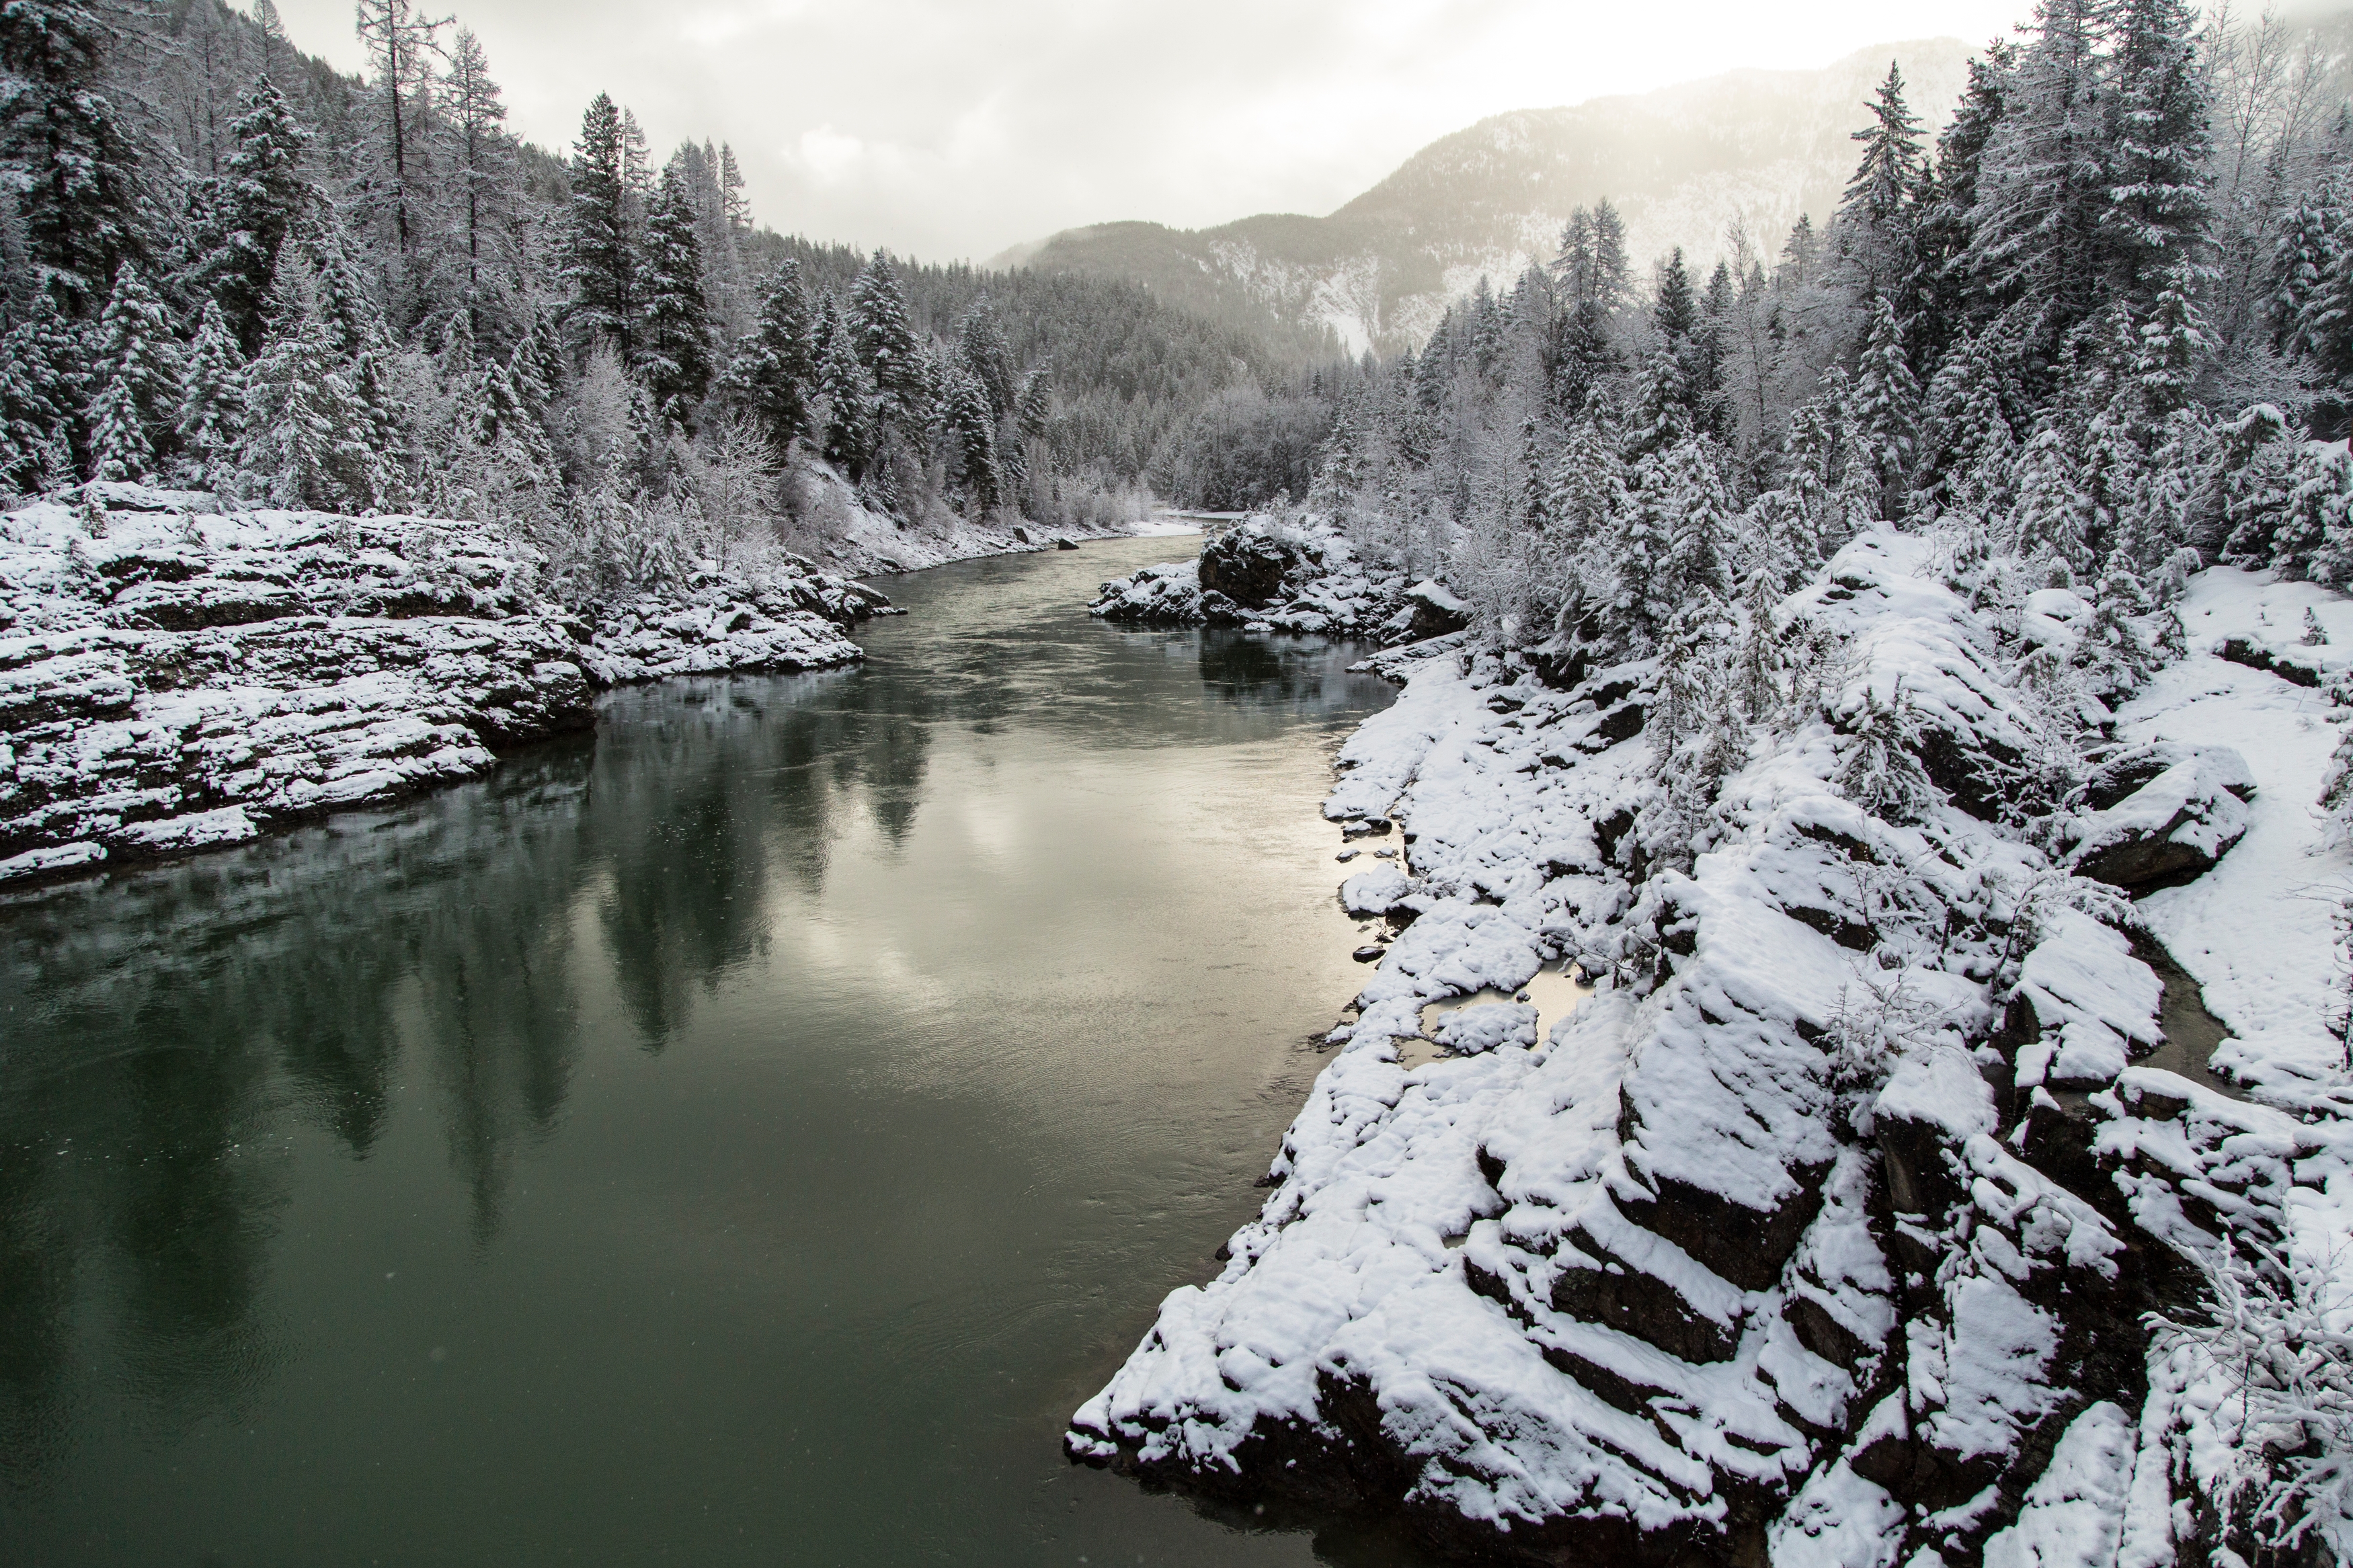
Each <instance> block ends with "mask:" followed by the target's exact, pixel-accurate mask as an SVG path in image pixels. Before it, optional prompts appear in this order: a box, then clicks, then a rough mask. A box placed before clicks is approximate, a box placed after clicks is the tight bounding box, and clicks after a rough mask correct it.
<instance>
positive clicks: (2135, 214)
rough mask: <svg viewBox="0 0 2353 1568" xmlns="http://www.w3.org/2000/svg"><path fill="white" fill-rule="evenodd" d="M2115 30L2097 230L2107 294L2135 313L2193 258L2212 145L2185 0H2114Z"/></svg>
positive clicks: (2199, 248)
mask: <svg viewBox="0 0 2353 1568" xmlns="http://www.w3.org/2000/svg"><path fill="white" fill-rule="evenodd" d="M2115 26H2116V54H2115V63H2114V73H2115V79H2116V82H2115V87H2114V89H2113V90H2112V91H2111V92H2110V93H2109V94H2108V115H2109V124H2108V127H2107V142H2108V145H2107V149H2106V182H2107V186H2108V189H2107V192H2106V203H2105V211H2103V212H2102V214H2101V233H2102V237H2103V238H2104V240H2105V252H2106V255H2105V260H2106V262H2107V265H2108V267H2109V268H2111V270H2112V274H2113V277H2112V281H2111V284H2110V288H2111V289H2112V290H2113V291H2114V293H2115V296H2116V298H2118V299H2120V300H2124V301H2125V302H2126V306H2127V307H2128V308H2129V309H2130V310H2132V311H2133V312H2134V313H2135V314H2136V315H2139V314H2141V313H2143V312H2145V311H2146V310H2148V309H2149V308H2150V307H2151V306H2152V305H2153V304H2154V302H2155V301H2156V300H2157V297H2158V294H2159V293H2161V292H2164V291H2166V290H2167V289H2178V288H2179V284H2180V283H2181V282H2182V280H2183V279H2184V277H2185V272H2184V269H2185V268H2188V267H2189V266H2191V265H2194V264H2196V263H2198V262H2200V261H2201V260H2202V259H2203V252H2204V250H2205V247H2206V241H2207V227H2208V224H2209V222H2210V219H2211V205H2210V203H2209V200H2208V197H2207V184H2208V176H2207V174H2206V163H2207V159H2208V156H2209V154H2210V153H2211V152H2212V139H2211V136H2210V135H2209V133H2208V130H2207V114H2208V105H2207V100H2206V94H2205V92H2204V90H2203V84H2202V82H2201V81H2200V65H2199V59H2198V43H2197V34H2198V29H2199V26H2200V18H2199V15H2198V10H2197V7H2196V6H2195V5H2190V4H2189V3H2188V0H2123V3H2122V5H2120V7H2119V8H2118V10H2117V13H2116V23H2115Z"/></svg>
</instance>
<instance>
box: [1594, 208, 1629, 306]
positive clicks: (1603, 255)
mask: <svg viewBox="0 0 2353 1568" xmlns="http://www.w3.org/2000/svg"><path fill="white" fill-rule="evenodd" d="M1633 287H1634V263H1633V260H1632V258H1630V256H1629V255H1628V253H1627V250H1626V220H1625V219H1624V218H1623V217H1621V216H1619V212H1618V209H1617V208H1616V207H1614V206H1612V205H1610V203H1609V197H1608V196H1603V197H1602V198H1601V199H1600V200H1599V201H1598V202H1595V203H1594V204H1593V282H1592V286H1591V288H1590V289H1588V292H1587V294H1586V296H1585V297H1586V298H1587V299H1588V300H1592V301H1594V303H1596V304H1598V305H1599V306H1600V307H1601V309H1602V310H1603V311H1604V312H1605V313H1606V312H1609V311H1612V310H1617V309H1619V308H1620V306H1622V305H1624V304H1625V302H1626V300H1627V299H1628V297H1629V296H1630V295H1631V294H1632V292H1633Z"/></svg>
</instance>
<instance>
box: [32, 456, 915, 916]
mask: <svg viewBox="0 0 2353 1568" xmlns="http://www.w3.org/2000/svg"><path fill="white" fill-rule="evenodd" d="M548 577H549V573H548V563H547V560H546V558H545V556H544V555H543V552H540V551H539V550H538V549H536V548H534V547H533V545H531V544H530V543H529V542H525V541H523V540H522V539H521V538H520V537H517V536H515V535H513V534H512V533H510V532H509V531H505V530H501V529H500V528H497V527H495V526H491V525H485V524H481V523H476V522H459V521H444V520H437V519H432V518H421V517H367V518H351V517H340V516H334V515H330V514H327V513H321V512H299V511H279V510H242V509H229V508H224V507H222V506H221V505H220V504H219V503H218V501H217V500H216V498H214V497H213V496H211V495H209V494H205V493H201V492H192V491H167V490H155V489H145V488H143V487H138V486H129V485H105V484H93V485H90V486H87V487H83V488H82V489H79V490H78V491H73V492H69V493H68V494H66V495H65V496H62V497H59V498H56V499H51V500H40V501H35V502H32V503H30V504H28V505H25V506H21V507H19V508H17V509H16V510H13V511H9V512H7V513H5V515H0V885H5V884H10V883H21V882H25V881H27V880H29V879H37V878H43V877H53V876H57V875H60V874H66V873H72V872H79V871H86V870H90V869H94V868H100V867H102V866H107V865H113V864H118V863H124V862H135V861H141V860H152V859H156V858H164V857H167V856H172V855H178V854H185V853H188V852H191V851H195V850H198V849H204V848H209V847H217V846H221V845H227V844H234V843H238V842H242V841H244V840H246V839H249V838H252V837H256V836H258V835H259V834H262V833H265V832H269V831H270V830H272V829H275V828H278V827H281V826H289V825H290V824H292V823H294V822H298V821H301V820H304V819H307V818H310V817H313V816H319V815H321V814H323V813H325V812H329V811H336V810H343V809H347V808H350V807H354V806H364V805H381V804H384V803H386V802H389V801H393V800H396V799H398V798H400V797H402V796H405V795H412V794H414V793H416V792H417V791H419V790H423V789H427V788H430V787H433V786H436V785H439V784H451V783H456V782H458V781H459V780H463V779H469V778H473V777H476V776H479V775H480V773H483V772H484V771H485V770H487V769H488V768H490V767H491V765H492V764H493V763H494V762H495V760H496V756H497V753H498V752H501V750H505V749H508V748H512V747H513V746H517V745H521V744H524V743H527V742H533V741H538V740H543V739H545V738H547V737H549V736H552V735H554V734H557V733H560V732H563V731H567V730H576V729H582V728H586V727H587V726H588V725H590V724H591V723H592V722H593V721H594V710H593V707H592V700H593V698H594V696H595V694H596V692H597V691H598V690H601V689H606V688H609V687H613V686H617V685H621V684H625V683H628V682H632V681H639V680H649V679H659V678H663V677H667V676H673V675H716V674H750V673H756V672H772V671H792V670H803V669H820V668H832V667H835V666H839V665H843V664H848V663H850V662H852V661H854V660H856V659H857V658H859V657H860V654H859V649H858V647H857V645H856V644H855V643H853V642H852V641H851V640H850V639H849V636H848V630H849V627H851V626H855V625H856V624H857V622H858V621H859V620H860V619H862V618H863V617H865V616H870V615H872V614H875V613H878V612H880V611H883V610H886V609H887V608H888V600H887V599H886V598H885V597H884V595H881V594H879V593H877V592H875V591H874V590H872V589H871V588H867V587H865V586H863V585H862V584H857V583H854V582H851V581H849V580H848V579H846V578H842V577H838V576H834V575H831V574H826V573H822V572H818V571H817V570H816V569H815V568H813V567H811V566H810V565H809V564H808V563H806V562H803V561H801V560H799V559H798V558H797V557H792V556H784V555H780V554H776V553H773V552H772V553H771V554H769V555H768V556H766V557H764V559H763V560H762V561H761V563H759V565H758V567H757V568H756V570H750V569H744V568H740V567H739V568H734V569H727V568H724V567H723V566H722V565H721V564H720V563H714V562H702V563H692V562H690V563H689V564H688V565H687V566H685V567H684V568H683V569H681V570H676V571H672V572H669V573H666V574H662V575H661V577H660V579H659V583H658V585H654V586H644V587H638V588H633V589H622V588H614V589H611V590H607V591H603V592H596V593H580V594H577V595H575V598H574V599H573V600H572V601H571V602H565V601H563V600H559V599H558V598H557V597H556V596H555V595H554V593H553V592H552V591H551V588H550V587H549V585H548Z"/></svg>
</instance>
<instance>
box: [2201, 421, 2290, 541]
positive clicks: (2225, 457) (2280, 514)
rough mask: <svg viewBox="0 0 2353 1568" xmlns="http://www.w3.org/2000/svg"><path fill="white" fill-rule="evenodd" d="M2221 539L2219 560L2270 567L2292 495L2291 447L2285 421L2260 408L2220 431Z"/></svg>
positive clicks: (2231, 422)
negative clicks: (2222, 526)
mask: <svg viewBox="0 0 2353 1568" xmlns="http://www.w3.org/2000/svg"><path fill="white" fill-rule="evenodd" d="M2295 448H2296V443H2295V441H2294V440H2293V439H2292V438H2291V437H2289V435H2288V429H2287V418H2286V416H2284V415H2283V414H2282V413H2281V412H2280V411H2279V410H2278V409H2277V408H2275V407H2274V406H2272V405H2270V404H2268V403H2259V404H2256V405H2254V406H2253V407H2251V408H2249V409H2247V410H2246V411H2245V412H2244V413H2242V414H2241V415H2240V416H2239V417H2238V418H2236V419H2234V420H2232V421H2230V422H2229V423H2228V424H2226V425H2225V426H2222V428H2221V461H2220V465H2219V466H2220V468H2221V476H2222V495H2223V523H2224V527H2225V528H2226V530H2227V532H2226V533H2225V534H2224V536H2223V540H2222V550H2221V559H2222V560H2223V561H2225V562H2227V563H2230V564H2231V565H2233V566H2244V567H2250V568H2253V569H2258V570H2260V569H2261V568H2263V567H2266V566H2269V565H2272V564H2273V563H2274V544H2275V542H2276V539H2277V536H2278V533H2279V529H2280V524H2281V522H2282V521H2284V519H2285V518H2286V516H2287V513H2288V507H2289V504H2290V502H2291V501H2292V500H2294V499H2295Z"/></svg>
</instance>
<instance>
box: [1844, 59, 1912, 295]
mask: <svg viewBox="0 0 2353 1568" xmlns="http://www.w3.org/2000/svg"><path fill="white" fill-rule="evenodd" d="M1871 114H1872V123H1871V124H1870V125H1868V126H1866V127H1865V128H1864V129H1862V130H1861V131H1858V132H1855V133H1854V140H1855V141H1857V142H1862V146H1863V153H1862V162H1861V163H1858V164H1857V165H1856V166H1855V171H1854V177H1853V178H1852V180H1850V181H1848V182H1847V187H1846V195H1845V197H1844V198H1843V199H1842V200H1841V202H1840V203H1839V210H1838V218H1837V221H1836V222H1835V223H1834V224H1833V225H1832V226H1831V243H1832V245H1833V246H1834V247H1836V248H1837V251H1838V256H1839V262H1840V265H1841V268H1844V270H1845V273H1846V275H1847V276H1848V278H1849V279H1851V280H1852V287H1853V289H1854V291H1855V293H1856V295H1857V296H1858V297H1860V298H1861V299H1862V300H1864V301H1865V302H1866V304H1867V303H1868V302H1869V301H1871V300H1876V299H1888V298H1892V297H1894V296H1897V295H1901V294H1905V293H1906V292H1908V286H1909V283H1910V280H1911V279H1912V277H1913V275H1914V272H1915V268H1916V266H1917V263H1918V243H1917V236H1916V232H1915V231H1916V229H1917V226H1918V216H1917V210H1916V209H1918V208H1919V207H1920V206H1921V205H1922V204H1923V201H1924V199H1925V198H1926V195H1927V181H1928V164H1927V160H1926V157H1925V156H1924V155H1923V153H1921V151H1920V121H1919V120H1918V119H1917V118H1916V117H1915V115H1914V114H1913V112H1912V110H1911V109H1910V108H1909V107H1908V106H1907V105H1906V104H1905V101H1904V73H1903V72H1902V71H1901V70H1899V69H1898V68H1896V65H1895V62H1894V61H1893V60H1890V61H1889V62H1888V65H1887V79H1885V80H1884V81H1883V82H1881V83H1880V84H1879V90H1878V91H1877V93H1875V94H1874V95H1873V99H1872V103H1871ZM1897 302H1898V303H1900V304H1902V305H1903V306H1904V308H1905V310H1910V309H1911V308H1912V305H1913V301H1911V300H1908V299H1905V300H1898V301H1897Z"/></svg>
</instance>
